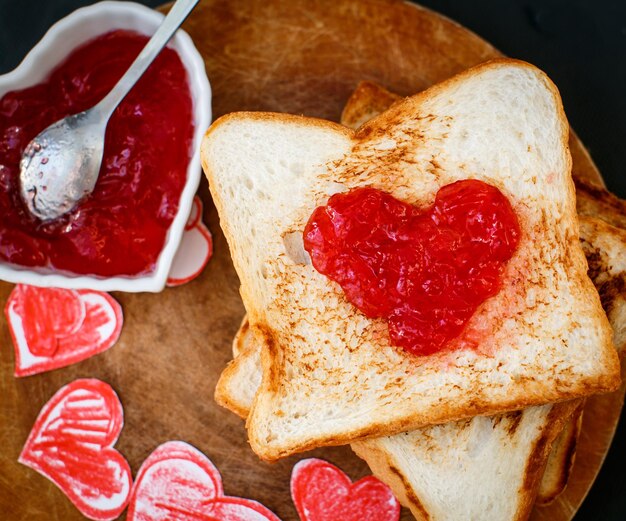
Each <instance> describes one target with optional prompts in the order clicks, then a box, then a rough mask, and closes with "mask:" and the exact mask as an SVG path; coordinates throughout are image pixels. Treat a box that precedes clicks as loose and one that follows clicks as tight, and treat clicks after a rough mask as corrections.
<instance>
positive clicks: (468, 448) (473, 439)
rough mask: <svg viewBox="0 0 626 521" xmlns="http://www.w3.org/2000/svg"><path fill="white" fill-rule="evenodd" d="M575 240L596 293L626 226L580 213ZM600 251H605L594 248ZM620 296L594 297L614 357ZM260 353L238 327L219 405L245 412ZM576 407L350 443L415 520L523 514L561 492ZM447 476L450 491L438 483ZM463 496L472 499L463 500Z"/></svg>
mask: <svg viewBox="0 0 626 521" xmlns="http://www.w3.org/2000/svg"><path fill="white" fill-rule="evenodd" d="M581 242H582V243H583V245H584V249H585V252H586V253H587V255H588V256H589V263H590V268H591V269H590V273H591V275H592V276H593V279H594V283H595V284H596V287H597V288H598V289H599V290H600V291H602V288H603V287H611V286H614V285H618V284H620V282H619V281H624V278H625V277H626V232H624V231H623V230H620V229H617V228H615V227H612V226H610V225H607V224H606V223H604V222H603V221H600V220H597V219H590V218H584V217H583V218H582V219H581ZM603 249H606V251H607V252H608V253H607V254H599V253H598V252H599V251H601V250H603ZM625 294H626V290H622V291H621V292H615V291H610V292H606V293H605V298H604V299H603V304H604V305H605V306H606V308H605V309H607V311H609V310H613V313H612V314H611V317H612V321H611V325H612V327H613V328H614V330H615V331H616V347H618V348H619V349H620V350H621V352H622V353H623V352H624V351H625V350H626V342H624V338H623V336H622V337H620V333H619V331H620V329H621V328H622V327H623V325H624V323H626V320H624V315H623V313H626V300H625V299H624V297H625ZM260 352H261V345H260V343H259V342H256V341H255V339H254V337H253V335H252V333H251V332H250V330H249V328H248V327H247V326H246V325H243V326H242V328H240V330H239V333H238V335H237V337H236V339H235V343H234V345H233V356H235V360H233V361H232V362H231V363H230V364H229V366H228V368H227V369H226V370H225V371H224V372H223V373H222V376H221V377H220V380H219V382H218V386H217V389H216V400H217V401H218V403H220V404H221V405H223V406H224V407H227V408H229V409H230V410H232V411H233V412H235V413H236V414H238V415H239V416H241V417H242V418H246V417H247V415H248V413H249V410H250V408H251V406H252V402H253V398H254V395H255V393H256V390H257V388H258V386H259V385H260V381H261V367H260V364H261V357H260ZM582 405H583V402H582V400H575V401H571V402H567V404H559V405H558V406H556V407H552V406H550V405H546V406H541V407H531V408H528V409H525V410H523V411H519V412H517V413H509V414H505V415H500V416H497V417H493V418H483V417H476V418H473V419H471V420H465V421H460V422H454V423H450V424H446V425H442V426H431V427H425V428H423V429H419V430H418V431H415V432H410V433H406V434H398V435H395V436H392V437H385V438H382V439H371V440H367V441H364V442H357V443H354V444H353V445H352V447H353V449H354V450H355V452H356V453H357V454H358V455H359V456H360V457H362V458H363V459H364V460H366V461H367V463H368V464H369V465H370V467H371V469H372V471H373V472H374V473H375V474H376V475H377V476H378V477H379V478H380V479H382V480H383V481H385V482H387V483H388V484H389V485H390V486H391V487H392V488H393V490H394V493H395V494H396V495H397V497H398V498H399V499H400V501H401V502H402V504H403V505H404V506H406V507H408V508H410V509H411V510H412V512H413V514H414V515H415V517H416V518H417V519H428V520H430V521H444V520H450V521H452V520H456V519H459V518H463V519H484V518H485V517H484V516H486V515H489V516H490V517H489V518H490V519H499V520H501V521H505V520H507V519H511V520H513V519H525V518H526V516H527V515H528V513H529V512H530V509H531V507H532V505H533V500H534V498H535V495H536V494H537V499H536V500H537V503H539V504H547V503H550V502H551V501H553V500H554V499H555V498H556V497H557V496H558V494H560V493H561V492H562V490H563V489H564V488H565V486H566V484H567V479H568V476H569V472H570V470H571V468H572V465H573V463H574V455H575V448H576V439H577V436H578V433H579V431H580V425H581V420H582ZM570 416H571V417H572V420H571V421H570V420H568V418H569V417H570ZM563 427H565V428H563ZM559 431H560V433H559ZM544 468H545V472H544V471H543V470H544ZM450 476H454V482H455V483H456V484H457V486H456V487H451V488H448V487H447V482H448V481H449V480H450ZM539 478H541V479H539ZM470 496H471V497H472V498H473V500H472V501H471V502H468V501H467V498H468V497H470ZM491 516H493V517H491Z"/></svg>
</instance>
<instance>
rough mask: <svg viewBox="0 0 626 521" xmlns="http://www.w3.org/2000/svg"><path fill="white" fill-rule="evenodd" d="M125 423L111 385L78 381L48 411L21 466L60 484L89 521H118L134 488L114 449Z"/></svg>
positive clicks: (33, 433) (26, 448) (41, 416)
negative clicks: (115, 520) (94, 520)
mask: <svg viewBox="0 0 626 521" xmlns="http://www.w3.org/2000/svg"><path fill="white" fill-rule="evenodd" d="M123 422H124V420H123V412H122V404H121V403H120V401H119V398H118V397H117V395H116V394H115V391H113V389H111V387H110V386H109V385H107V384H106V383H104V382H101V381H100V380H93V379H89V380H75V381H74V382H72V383H70V384H68V385H66V386H65V387H62V388H61V389H59V391H57V393H56V394H55V395H54V396H53V397H52V398H51V399H50V401H48V403H47V404H46V405H45V406H44V407H43V409H42V410H41V412H40V413H39V416H38V417H37V420H36V421H35V425H34V426H33V428H32V430H31V433H30V435H29V436H28V440H27V441H26V444H25V445H24V448H23V449H22V453H21V454H20V457H19V462H20V463H22V464H24V465H26V466H28V467H30V468H32V469H34V470H36V471H37V472H39V473H40V474H43V475H44V476H45V477H47V478H48V479H49V480H51V481H52V482H53V483H55V484H56V485H57V486H58V487H59V488H60V489H61V490H62V491H63V492H64V493H65V495H66V496H67V497H68V498H69V499H70V500H71V501H72V503H74V505H75V506H76V508H78V510H80V511H81V512H82V514H83V515H85V516H86V517H88V518H90V519H96V520H98V521H108V520H112V519H115V518H116V517H118V516H119V515H120V514H121V513H122V511H123V510H124V508H125V507H126V505H127V503H128V498H129V495H130V490H131V485H132V477H131V473H130V467H129V465H128V462H127V461H126V459H124V457H123V456H122V455H121V454H120V453H119V452H118V451H117V450H115V449H113V448H112V447H113V445H115V442H116V441H117V438H118V436H119V434H120V431H121V430H122V426H123Z"/></svg>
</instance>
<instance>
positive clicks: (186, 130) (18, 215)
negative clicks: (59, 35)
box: [0, 30, 194, 277]
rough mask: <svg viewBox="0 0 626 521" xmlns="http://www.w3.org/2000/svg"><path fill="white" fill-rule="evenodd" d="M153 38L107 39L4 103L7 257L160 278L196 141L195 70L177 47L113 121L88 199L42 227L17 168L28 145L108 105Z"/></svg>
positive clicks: (0, 146) (1, 158) (0, 245)
mask: <svg viewBox="0 0 626 521" xmlns="http://www.w3.org/2000/svg"><path fill="white" fill-rule="evenodd" d="M147 41H148V37H147V36H144V35H141V34H139V33H135V32H132V31H123V30H116V31H112V32H110V33H107V34H105V35H102V36H99V37H97V38H95V39H93V40H91V41H89V42H87V43H85V44H83V45H82V46H80V47H78V48H76V49H75V50H74V51H73V52H72V53H71V54H70V55H69V56H68V57H67V58H66V60H65V61H64V62H63V63H62V64H60V65H59V66H58V67H57V68H56V69H55V70H54V71H53V72H52V73H51V74H50V76H49V77H48V79H47V80H45V81H44V82H43V83H40V84H38V85H35V86H32V87H29V88H26V89H23V90H19V91H13V92H9V93H7V94H6V95H5V96H4V97H2V98H1V99H0V214H1V215H2V220H0V260H2V261H5V262H8V263H12V264H17V265H20V266H28V267H40V268H44V269H51V270H55V271H61V272H73V273H77V274H89V275H96V276H103V277H106V276H116V275H122V276H136V275H142V274H146V273H150V272H152V271H154V269H155V266H156V263H157V261H158V257H159V254H160V253H161V250H162V249H163V246H164V244H165V240H166V236H167V231H168V229H169V227H170V225H171V223H172V221H173V219H174V217H175V215H176V213H177V210H178V205H179V200H180V196H181V193H182V191H183V188H184V186H185V182H186V179H187V167H188V165H189V161H190V158H191V154H192V142H193V134H194V125H193V101H192V99H191V93H190V88H189V83H188V81H187V72H186V70H185V67H184V65H183V63H182V61H181V59H180V57H179V56H178V54H177V53H176V51H174V50H173V49H169V48H165V49H163V51H162V52H161V53H160V54H159V56H158V57H157V58H156V60H155V61H154V63H153V64H152V65H151V66H150V68H149V69H148V70H147V71H146V73H145V74H144V76H143V77H142V78H141V79H140V80H139V82H138V83H137V84H136V85H135V87H134V88H133V89H132V90H131V91H130V93H129V94H128V96H127V97H126V98H125V99H124V100H123V101H122V103H121V104H120V105H119V107H118V108H117V110H116V111H115V112H114V114H113V116H112V117H111V119H110V121H109V124H108V127H107V133H106V141H105V149H104V159H103V162H102V167H101V170H100V177H99V179H98V182H97V184H96V187H95V190H94V191H93V193H92V194H91V195H90V196H89V197H88V198H86V199H85V200H84V201H82V202H81V204H80V205H79V206H78V207H77V208H76V209H74V210H73V211H72V212H71V213H69V214H67V215H65V216H62V217H60V218H59V219H56V220H54V221H50V222H42V221H39V220H38V219H36V218H34V217H32V216H31V215H30V214H29V212H28V210H27V208H26V207H25V205H24V204H23V202H22V200H21V198H20V195H19V162H20V157H21V155H22V152H23V150H24V148H25V147H26V145H27V144H28V143H29V141H30V140H31V139H33V138H34V137H35V136H36V135H37V134H38V133H39V132H41V131H42V130H43V129H44V128H46V127H47V126H49V125H50V124H52V123H54V122H55V121H57V120H59V119H61V118H63V117H65V116H68V115H70V114H75V113H77V112H81V111H83V110H86V109H88V108H90V107H92V106H93V105H95V104H96V103H97V102H98V101H100V100H101V99H102V98H103V97H104V96H105V95H106V94H107V93H108V92H109V91H110V90H111V88H112V87H113V86H114V85H115V83H116V82H117V80H119V78H121V76H122V74H123V73H124V72H125V71H126V70H127V69H128V67H129V66H130V64H131V63H132V62H133V60H134V59H135V58H136V56H137V55H138V54H139V52H140V51H141V49H142V48H143V47H144V45H145V44H146V42H147Z"/></svg>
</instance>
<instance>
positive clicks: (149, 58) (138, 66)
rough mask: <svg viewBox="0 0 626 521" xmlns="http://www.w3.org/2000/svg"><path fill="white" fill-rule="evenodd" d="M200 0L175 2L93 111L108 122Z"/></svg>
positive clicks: (177, 0) (179, 0) (178, 0)
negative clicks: (130, 63)
mask: <svg viewBox="0 0 626 521" xmlns="http://www.w3.org/2000/svg"><path fill="white" fill-rule="evenodd" d="M199 1H200V0H176V3H175V4H174V5H173V6H172V8H171V9H170V12H169V13H168V14H167V16H166V17H165V19H164V20H163V22H162V23H161V25H160V26H159V28H158V29H157V31H156V32H155V33H154V35H153V36H152V38H150V41H149V42H148V43H147V44H146V46H145V47H144V48H143V49H142V50H141V52H140V53H139V56H137V58H135V61H134V62H133V63H132V65H131V66H130V67H129V69H128V70H127V71H126V72H125V73H124V76H122V77H121V78H120V80H119V81H118V82H117V83H116V84H115V87H113V89H111V91H110V92H109V93H108V94H107V95H106V96H105V97H104V98H103V99H102V101H100V103H98V104H97V105H96V106H95V107H94V109H95V110H96V111H97V112H98V113H99V114H100V115H101V116H103V117H104V119H105V120H108V119H109V117H110V116H111V114H112V113H113V111H114V110H115V108H116V107H117V106H118V105H119V104H120V102H121V101H122V100H123V99H124V97H125V96H126V95H127V94H128V92H129V91H130V90H131V89H132V88H133V86H134V85H135V83H137V80H139V78H140V77H141V75H142V74H143V73H144V72H145V71H146V69H147V68H148V67H149V66H150V64H151V63H152V62H153V60H154V59H155V58H156V57H157V55H158V54H159V53H160V52H161V49H163V47H165V45H166V44H167V42H169V41H170V38H172V36H173V35H174V33H175V32H176V30H177V29H178V28H179V27H180V26H181V25H182V23H183V22H184V21H185V19H186V18H187V16H189V13H191V11H193V8H194V7H195V6H196V4H197V3H198V2H199Z"/></svg>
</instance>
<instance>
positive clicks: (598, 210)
mask: <svg viewBox="0 0 626 521" xmlns="http://www.w3.org/2000/svg"><path fill="white" fill-rule="evenodd" d="M574 181H575V183H576V193H577V195H578V205H577V206H578V213H579V214H580V215H585V216H588V217H593V218H597V219H601V220H602V221H604V222H606V223H607V224H610V225H611V226H615V227H616V228H621V229H626V201H624V200H623V199H620V198H619V197H617V196H615V195H614V194H612V193H611V192H609V191H608V190H607V189H606V188H604V187H602V186H598V185H595V184H593V183H592V182H590V181H588V180H586V179H581V178H575V179H574Z"/></svg>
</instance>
